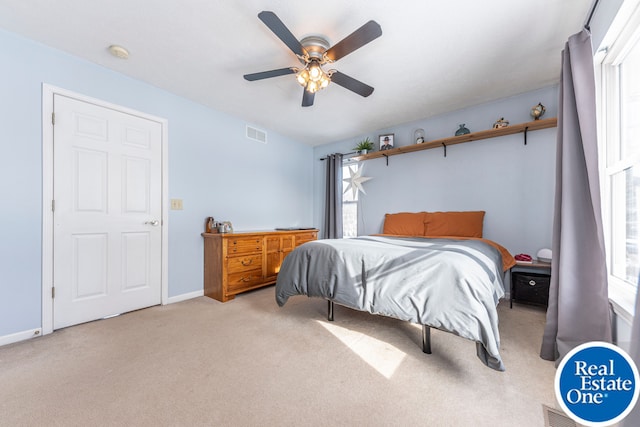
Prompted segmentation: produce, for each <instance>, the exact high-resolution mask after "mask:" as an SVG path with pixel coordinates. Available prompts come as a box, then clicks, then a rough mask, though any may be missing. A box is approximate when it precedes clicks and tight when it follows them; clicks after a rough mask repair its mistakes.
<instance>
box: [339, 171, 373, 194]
mask: <svg viewBox="0 0 640 427" xmlns="http://www.w3.org/2000/svg"><path fill="white" fill-rule="evenodd" d="M349 175H351V176H350V177H349V178H345V179H343V181H344V182H346V183H348V184H349V185H347V188H346V189H345V190H344V192H345V193H346V192H347V191H349V189H351V191H352V192H353V198H354V199H355V198H356V195H357V194H358V190H360V191H362V194H367V193H366V192H365V191H364V188H362V183H363V182H367V181H369V180H370V179H371V177H368V176H367V177H365V176H361V175H362V168H359V169H358V170H357V171H354V170H353V169H351V167H349Z"/></svg>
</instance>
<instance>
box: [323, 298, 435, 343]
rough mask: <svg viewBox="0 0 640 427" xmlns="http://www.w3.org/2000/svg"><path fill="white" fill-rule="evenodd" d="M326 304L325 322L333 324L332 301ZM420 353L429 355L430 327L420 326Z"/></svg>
mask: <svg viewBox="0 0 640 427" xmlns="http://www.w3.org/2000/svg"><path fill="white" fill-rule="evenodd" d="M327 303H328V304H327V320H328V321H329V322H333V301H331V300H327ZM422 352H423V353H427V354H431V327H430V326H427V325H422Z"/></svg>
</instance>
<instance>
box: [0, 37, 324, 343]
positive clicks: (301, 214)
mask: <svg viewBox="0 0 640 427" xmlns="http://www.w3.org/2000/svg"><path fill="white" fill-rule="evenodd" d="M0 69H1V70H2V74H1V77H0V101H1V102H0V153H1V155H0V183H1V184H0V203H1V204H2V210H1V211H0V337H2V336H4V335H10V334H14V333H18V332H21V331H26V330H30V329H35V328H39V327H40V326H41V286H42V285H41V246H42V230H41V224H42V140H41V138H42V137H41V135H42V119H41V102H42V84H43V83H47V84H50V85H53V86H57V87H60V88H63V89H67V90H71V91H74V92H77V93H80V94H82V95H86V96H90V97H94V98H98V99H102V100H105V101H108V102H111V103H115V104H118V105H122V106H125V107H127V108H132V109H135V110H139V111H142V112H145V113H148V114H152V115H155V116H159V117H163V118H165V119H167V120H168V123H169V125H168V128H169V171H168V179H169V197H170V198H181V199H183V201H184V210H182V211H170V212H169V266H168V268H169V296H170V297H172V296H177V295H182V294H188V293H191V292H196V291H201V290H202V286H203V285H202V274H203V251H202V237H201V236H200V233H201V232H202V231H203V230H204V219H205V217H207V216H214V217H215V218H216V219H220V220H230V221H232V222H233V224H234V226H235V228H236V230H250V229H268V228H274V227H276V226H283V225H284V226H290V225H303V224H304V225H307V226H308V225H311V224H312V218H313V210H312V205H313V198H312V195H311V193H312V191H313V176H312V174H311V173H310V172H309V171H310V170H311V169H312V164H313V149H312V148H311V147H308V146H306V145H304V144H301V143H297V142H296V141H293V140H291V139H288V138H285V137H283V136H280V135H278V134H276V133H274V132H269V135H268V137H269V140H268V144H266V145H264V144H260V143H257V142H253V141H250V140H248V139H246V138H245V125H246V123H245V122H244V121H243V120H240V119H239V118H236V117H231V116H228V115H225V114H222V113H220V112H217V111H214V110H212V109H209V108H206V107H204V106H202V105H199V104H196V103H193V102H190V101H187V100H185V99H183V98H181V97H178V96H175V95H173V94H170V93H168V92H165V91H162V90H159V89H157V88H155V87H153V86H150V85H148V84H145V83H142V82H140V81H137V80H134V79H130V78H128V77H125V76H123V75H121V74H118V73H115V72H112V71H109V70H107V69H105V68H103V67H100V66H97V65H95V64H92V63H89V62H86V61H83V60H80V59H78V58H76V57H73V56H70V55H68V54H65V53H63V52H60V51H57V50H54V49H51V48H48V47H46V46H43V45H41V44H38V43H34V42H32V41H29V40H26V39H24V38H22V37H19V36H16V35H14V34H11V33H8V32H4V31H0ZM267 131H268V129H267Z"/></svg>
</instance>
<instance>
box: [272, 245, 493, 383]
mask: <svg viewBox="0 0 640 427" xmlns="http://www.w3.org/2000/svg"><path fill="white" fill-rule="evenodd" d="M502 274H503V273H502V257H501V255H500V252H499V251H498V250H497V249H495V248H494V247H492V246H490V245H488V244H486V243H484V242H482V241H478V240H448V239H420V238H399V237H382V236H368V237H359V238H355V239H330V240H317V241H314V242H309V243H305V244H304V245H302V246H300V247H298V248H296V249H295V250H294V251H293V252H292V253H290V254H289V255H288V256H287V257H286V258H285V259H284V262H283V263H282V267H281V269H280V272H279V273H278V280H277V283H276V301H277V303H278V305H279V306H283V305H284V304H285V303H286V302H287V300H288V299H289V297H291V296H294V295H307V296H309V297H321V298H325V299H328V300H331V301H334V302H335V303H338V304H340V305H344V306H346V307H350V308H353V309H357V310H362V311H368V312H370V313H373V314H381V315H384V316H389V317H393V318H397V319H400V320H406V321H409V322H413V323H419V324H421V325H428V326H431V327H434V328H437V329H441V330H444V331H448V332H452V333H454V334H456V335H459V336H461V337H464V338H467V339H470V340H473V341H475V342H476V343H477V345H476V347H477V354H478V357H479V358H480V360H482V362H484V363H485V364H486V365H487V366H489V367H490V368H493V369H496V370H500V371H503V370H504V365H503V363H502V359H501V358H500V353H499V348H500V335H499V332H498V313H497V310H496V306H497V303H498V300H499V299H500V298H502V297H503V296H504V286H503V283H502Z"/></svg>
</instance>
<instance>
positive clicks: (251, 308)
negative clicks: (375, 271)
mask: <svg viewBox="0 0 640 427" xmlns="http://www.w3.org/2000/svg"><path fill="white" fill-rule="evenodd" d="M499 313H500V333H501V336H502V343H501V354H502V357H503V359H504V363H505V365H506V369H507V370H506V372H497V371H494V370H492V369H489V368H487V367H486V366H484V365H483V364H482V363H481V362H480V360H479V359H478V358H477V357H476V353H475V344H474V343H473V342H471V341H468V340H465V339H462V338H459V337H457V336H454V335H453V334H449V333H445V332H441V331H433V332H432V346H433V354H431V355H426V354H423V353H422V351H421V329H420V327H419V326H418V325H412V324H408V323H405V322H400V321H397V320H394V319H390V318H384V317H379V316H372V315H370V314H368V313H362V312H356V311H353V310H349V309H347V308H344V307H340V306H336V309H335V321H334V322H327V321H326V302H325V301H323V300H319V299H309V298H307V297H302V296H300V297H294V298H292V299H290V300H289V302H288V303H287V305H285V307H283V308H279V307H278V306H277V305H276V303H275V300H274V288H273V287H268V288H264V289H261V290H258V291H254V292H250V293H247V294H243V295H240V296H238V297H237V298H236V299H235V300H233V301H230V302H227V303H224V304H222V303H219V302H217V301H215V300H212V299H209V298H206V297H201V298H196V299H193V300H189V301H184V302H181V303H177V304H172V305H168V306H158V307H152V308H149V309H145V310H140V311H136V312H132V313H128V314H125V315H122V316H119V317H114V318H111V319H106V320H100V321H96V322H91V323H86V324H83V325H78V326H74V327H71V328H66V329H63V330H59V331H56V332H54V333H53V334H50V335H47V336H43V337H40V338H36V339H33V340H29V341H24V342H20V343H15V344H11V345H7V346H4V347H0V426H50V425H51V426H55V425H60V426H100V425H105V426H111V425H118V426H147V425H149V426H151V425H167V426H329V425H331V426H364V425H366V426H524V427H526V426H536V427H539V426H543V425H544V418H543V411H542V404H547V405H549V406H552V407H556V406H557V405H556V401H555V397H554V391H553V378H554V375H555V367H554V364H553V363H552V362H548V361H545V360H542V359H540V357H539V356H538V353H539V349H540V342H541V337H542V332H543V327H544V312H543V311H542V310H541V309H538V308H535V307H527V306H521V305H517V306H516V305H514V308H513V309H509V307H508V303H504V302H503V303H501V305H500V306H499Z"/></svg>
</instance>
